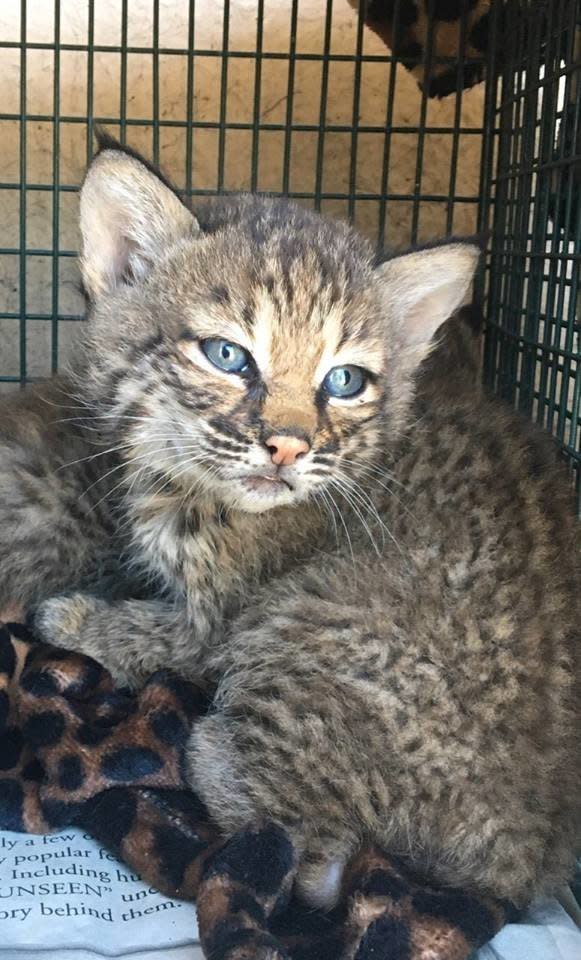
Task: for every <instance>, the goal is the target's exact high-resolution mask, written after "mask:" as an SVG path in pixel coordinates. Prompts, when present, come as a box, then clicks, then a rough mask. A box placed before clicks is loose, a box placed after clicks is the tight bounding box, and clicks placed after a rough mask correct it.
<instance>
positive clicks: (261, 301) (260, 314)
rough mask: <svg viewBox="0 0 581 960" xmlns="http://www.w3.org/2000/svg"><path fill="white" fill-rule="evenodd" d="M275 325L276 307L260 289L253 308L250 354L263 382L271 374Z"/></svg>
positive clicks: (276, 320)
mask: <svg viewBox="0 0 581 960" xmlns="http://www.w3.org/2000/svg"><path fill="white" fill-rule="evenodd" d="M275 324H278V316H277V312H276V307H275V305H274V303H273V301H272V298H271V297H270V296H269V295H268V293H267V291H266V290H264V289H262V290H261V291H260V293H259V294H258V295H257V299H256V303H255V308H254V323H253V326H252V335H251V343H250V352H251V353H252V356H253V357H254V361H255V363H256V366H257V367H258V370H259V372H260V375H261V377H262V378H263V379H264V380H267V379H268V377H269V376H270V374H271V372H272V338H273V335H274V327H275Z"/></svg>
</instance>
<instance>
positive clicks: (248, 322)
mask: <svg viewBox="0 0 581 960" xmlns="http://www.w3.org/2000/svg"><path fill="white" fill-rule="evenodd" d="M241 320H242V323H243V324H244V326H245V327H247V329H249V330H250V329H251V328H252V326H253V324H254V312H253V310H252V308H251V307H249V306H248V304H245V306H244V307H243V309H242V317H241Z"/></svg>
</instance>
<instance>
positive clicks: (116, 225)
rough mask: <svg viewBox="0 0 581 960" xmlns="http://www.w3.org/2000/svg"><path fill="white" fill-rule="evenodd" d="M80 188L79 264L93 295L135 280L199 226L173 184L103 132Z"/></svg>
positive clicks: (137, 280)
mask: <svg viewBox="0 0 581 960" xmlns="http://www.w3.org/2000/svg"><path fill="white" fill-rule="evenodd" d="M100 145H101V150H100V152H99V153H98V154H97V156H96V157H95V159H94V160H93V162H92V163H91V165H90V167H89V170H88V172H87V175H86V177H85V182H84V183H83V187H82V189H81V235H82V243H83V249H82V258H81V269H82V274H83V282H84V285H85V288H86V290H87V293H88V294H89V296H90V297H91V298H93V299H94V298H96V297H99V296H102V295H103V294H104V293H107V292H108V291H110V290H113V289H115V288H116V287H117V286H119V285H120V284H123V283H136V282H139V281H140V280H142V279H144V277H146V276H147V273H148V272H149V270H150V268H151V266H152V264H153V263H155V261H156V260H158V259H159V258H160V257H161V256H163V254H164V253H165V252H166V251H167V249H168V247H171V246H172V244H174V243H176V242H177V241H178V240H180V239H182V238H183V237H187V236H193V235H195V234H196V233H198V232H199V226H198V222H197V220H196V218H195V217H194V215H193V214H192V213H191V212H190V211H189V210H188V209H187V207H185V206H184V204H183V203H182V202H181V200H180V199H179V197H178V196H176V194H175V193H174V191H173V190H172V188H171V187H170V186H169V184H168V183H167V182H166V181H165V180H164V179H163V178H162V177H161V175H160V174H158V173H157V172H156V171H154V170H153V169H151V168H150V167H149V166H148V165H147V164H146V162H145V161H144V160H142V159H141V157H139V156H138V155H137V154H135V153H133V152H132V151H128V150H125V148H123V147H121V146H120V145H119V144H117V143H115V141H112V140H109V139H108V138H103V137H102V138H101V141H100Z"/></svg>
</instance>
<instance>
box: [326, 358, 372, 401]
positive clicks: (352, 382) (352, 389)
mask: <svg viewBox="0 0 581 960" xmlns="http://www.w3.org/2000/svg"><path fill="white" fill-rule="evenodd" d="M366 382H367V374H366V373H365V370H362V369H361V367H354V366H352V365H349V366H347V367H333V369H332V370H329V372H328V374H327V376H326V377H325V379H324V380H323V390H324V391H325V393H327V394H328V396H330V397H355V396H357V394H358V393H361V391H362V390H363V388H364V386H365V384H366Z"/></svg>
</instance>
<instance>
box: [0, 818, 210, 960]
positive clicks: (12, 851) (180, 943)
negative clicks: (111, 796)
mask: <svg viewBox="0 0 581 960" xmlns="http://www.w3.org/2000/svg"><path fill="white" fill-rule="evenodd" d="M0 943H1V944H2V950H3V951H8V952H9V954H10V960H12V958H14V960H17V958H18V957H19V956H20V951H22V956H23V957H24V956H26V958H27V960H28V958H30V960H32V958H33V957H34V951H35V949H38V955H39V957H40V955H41V953H42V958H43V960H53V957H54V958H56V957H57V956H58V955H59V950H63V949H66V950H67V958H69V957H70V958H71V960H77V956H78V960H81V958H84V956H85V951H91V954H92V956H93V957H95V956H96V957H98V956H106V957H122V956H126V955H127V954H131V955H135V956H138V957H139V958H140V960H141V958H146V957H154V956H160V955H161V956H164V957H165V954H166V951H167V954H168V957H172V958H173V957H176V958H177V957H179V958H180V960H190V958H191V960H197V958H198V957H201V952H200V951H199V947H198V946H197V943H198V936H197V925H196V913H195V908H194V906H193V904H191V903H183V902H181V901H179V900H170V899H168V898H167V897H165V896H164V895H163V894H161V893H159V892H158V891H157V890H156V889H155V888H153V887H148V886H146V884H144V883H142V882H141V881H140V879H139V877H137V876H135V875H134V874H132V873H130V872H129V871H128V870H127V868H126V867H125V866H124V865H123V864H121V863H119V862H118V861H117V860H116V859H115V857H114V856H113V855H112V854H110V853H109V852H108V851H107V850H105V849H104V848H102V847H99V846H98V845H97V844H96V843H95V841H94V840H93V839H92V838H91V837H90V836H89V835H88V834H83V833H81V832H80V831H78V830H70V831H67V832H66V833H61V834H53V835H50V836H31V835H30V834H18V833H9V832H4V833H2V832H0ZM99 944H100V945H101V949H102V954H99V952H98V951H99ZM96 945H97V946H96ZM75 948H77V949H78V954H75ZM52 950H54V951H55V953H54V955H53V954H52V953H51V951H52ZM31 951H32V952H31Z"/></svg>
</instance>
